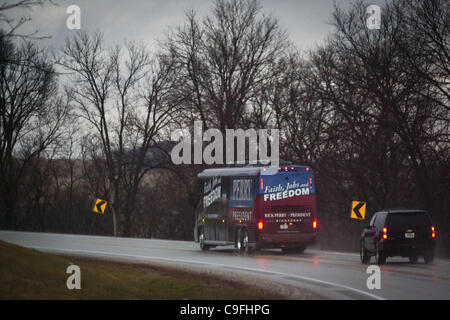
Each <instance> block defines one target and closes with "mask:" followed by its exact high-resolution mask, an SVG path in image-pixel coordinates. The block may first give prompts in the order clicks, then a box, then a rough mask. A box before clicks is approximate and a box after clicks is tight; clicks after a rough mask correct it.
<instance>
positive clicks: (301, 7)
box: [0, 0, 382, 49]
mask: <svg viewBox="0 0 450 320" xmlns="http://www.w3.org/2000/svg"><path fill="white" fill-rule="evenodd" d="M0 1H4V0H0ZM6 1H7V2H8V1H11V0H6ZM53 1H54V2H55V3H56V4H57V5H56V6H45V7H43V8H36V9H34V10H33V11H30V12H26V14H29V15H31V17H32V19H33V20H32V22H30V23H28V25H27V26H26V28H22V31H25V30H26V29H28V30H29V29H33V30H34V29H38V30H39V31H40V34H45V35H50V36H52V38H51V39H50V40H46V41H45V42H47V41H48V42H49V43H48V44H50V45H51V46H53V45H57V46H60V45H61V44H62V43H63V41H64V39H65V38H66V37H67V36H69V35H70V34H72V33H73V32H74V31H72V30H69V29H67V27H66V20H67V18H68V17H69V15H68V14H67V13H66V9H67V7H68V6H70V5H77V6H79V7H80V9H81V28H82V29H83V30H101V31H102V32H103V33H104V35H105V39H106V41H108V42H114V43H115V42H120V41H121V40H124V39H128V40H142V41H145V42H146V43H147V44H149V45H154V44H155V43H156V40H158V39H164V35H165V33H166V32H167V30H168V28H169V27H176V26H177V25H180V24H182V23H183V22H184V21H185V20H184V15H185V12H186V10H188V9H194V10H195V11H197V12H198V14H199V15H200V16H204V15H205V14H208V13H209V12H210V9H211V7H212V5H213V1H212V0H127V1H121V0H53ZM334 2H336V3H337V4H338V5H339V6H343V7H345V6H347V5H348V4H349V3H350V1H348V0H335V1H333V0H315V1H314V0H262V1H261V3H262V6H263V11H265V12H267V13H271V14H272V15H274V16H275V17H277V18H278V20H279V21H280V24H281V26H282V27H283V28H284V29H285V30H286V31H287V32H288V34H289V35H290V39H291V40H292V41H293V42H294V43H295V44H296V45H297V46H298V47H299V48H302V49H309V48H312V47H313V46H314V45H315V44H317V43H320V41H322V40H323V39H324V38H325V37H326V35H327V34H329V33H330V32H331V30H332V27H331V26H330V25H329V24H328V21H329V20H330V17H331V13H332V11H333V6H334ZM370 3H371V4H380V3H382V1H380V0H372V1H370ZM46 44H47V43H46Z"/></svg>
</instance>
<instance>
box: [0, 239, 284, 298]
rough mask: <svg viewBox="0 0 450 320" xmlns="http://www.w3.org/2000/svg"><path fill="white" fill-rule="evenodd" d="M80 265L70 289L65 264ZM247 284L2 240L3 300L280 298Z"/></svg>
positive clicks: (0, 274) (0, 280)
mask: <svg viewBox="0 0 450 320" xmlns="http://www.w3.org/2000/svg"><path fill="white" fill-rule="evenodd" d="M70 264H75V265H78V266H79V267H80V269H81V290H68V289H67V287H66V280H67V278H68V277H69V276H70V275H69V274H66V269H67V267H68V266H69V265H70ZM280 298H281V297H279V296H276V295H272V294H268V293H264V292H261V291H260V290H255V288H251V287H248V286H245V285H243V284H240V283H237V282H232V281H224V280H222V279H216V278H213V277H211V276H206V277H200V276H199V275H194V274H189V273H186V272H174V271H173V270H172V271H169V270H165V269H164V268H161V267H152V266H148V265H133V264H125V263H117V262H112V261H103V260H94V259H87V258H81V257H62V256H55V255H51V254H47V253H42V252H38V251H36V250H32V249H26V248H22V247H19V246H16V245H12V244H9V243H6V242H2V241H0V299H151V300H153V299H158V300H159V299H161V300H165V299H174V300H181V299H189V300H199V299H214V300H219V299H220V300H236V299H237V300H239V299H252V300H253V299H254V300H259V299H280Z"/></svg>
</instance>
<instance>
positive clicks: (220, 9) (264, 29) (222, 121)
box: [165, 0, 287, 132]
mask: <svg viewBox="0 0 450 320" xmlns="http://www.w3.org/2000/svg"><path fill="white" fill-rule="evenodd" d="M186 18H187V21H186V23H185V25H184V26H183V27H179V28H177V29H176V30H175V31H174V32H173V33H172V34H171V35H170V36H169V38H168V39H167V42H166V44H165V46H166V50H167V51H168V52H170V54H171V55H173V56H175V57H176V59H177V65H178V70H179V73H178V77H179V79H180V84H181V87H180V92H181V93H182V95H183V96H184V97H187V98H186V100H185V102H184V105H185V107H186V111H187V113H186V114H187V115H189V117H187V120H188V121H192V120H193V119H199V120H201V121H203V123H204V125H205V126H206V127H215V128H219V129H220V130H221V131H222V132H224V131H225V129H227V128H237V127H238V126H239V125H240V124H241V123H242V122H243V121H244V120H245V119H248V118H251V115H250V114H251V113H252V110H251V109H252V108H251V106H249V102H250V100H251V98H253V97H254V96H255V93H256V92H259V90H258V88H259V87H260V86H261V85H262V84H263V83H264V82H265V81H266V78H267V77H268V74H269V72H270V68H271V65H272V64H273V63H274V62H275V61H276V60H277V59H278V57H279V56H280V55H282V53H283V49H284V48H285V47H286V45H287V42H286V36H285V34H284V32H283V31H281V29H280V27H279V25H278V22H277V20H276V19H274V18H272V17H270V16H266V15H264V14H262V12H261V7H260V5H259V3H258V2H257V1H256V0H230V1H225V0H217V1H216V2H215V4H214V7H213V9H212V15H211V16H207V17H206V18H205V19H204V20H203V21H202V22H199V21H198V19H197V17H196V15H195V13H194V12H193V11H191V12H188V13H187V15H186ZM191 124H192V122H191Z"/></svg>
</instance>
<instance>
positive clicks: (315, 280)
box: [31, 246, 386, 300]
mask: <svg viewBox="0 0 450 320" xmlns="http://www.w3.org/2000/svg"><path fill="white" fill-rule="evenodd" d="M31 248H33V249H37V250H47V251H61V252H72V253H77V252H78V253H88V254H92V255H103V256H116V257H128V258H141V259H147V260H159V261H169V262H182V263H190V264H202V265H209V266H214V267H221V268H223V267H229V268H233V269H241V270H246V271H252V272H261V271H264V272H270V273H273V274H277V275H280V276H288V277H294V278H297V279H300V280H307V281H311V282H316V283H320V284H325V285H329V286H332V287H335V288H341V289H346V290H349V291H353V292H356V293H358V294H361V295H364V296H367V297H370V298H372V299H375V300H386V299H385V298H383V297H380V296H377V295H375V294H372V293H368V292H365V291H363V290H359V289H356V288H352V287H349V286H346V285H342V284H339V283H334V282H329V281H324V280H319V279H314V278H310V277H304V276H298V275H293V274H289V273H283V272H278V271H271V270H265V269H263V270H261V269H254V268H247V267H237V266H230V265H223V264H216V263H209V262H200V261H193V260H184V259H173V258H164V257H152V256H141V255H132V254H124V253H111V252H103V251H92V250H78V249H60V248H51V247H38V246H36V247H34V246H33V247H31Z"/></svg>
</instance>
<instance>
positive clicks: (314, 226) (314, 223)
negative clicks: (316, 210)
mask: <svg viewBox="0 0 450 320" xmlns="http://www.w3.org/2000/svg"><path fill="white" fill-rule="evenodd" d="M312 227H313V229H314V230H316V229H317V219H314V221H313V223H312Z"/></svg>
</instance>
